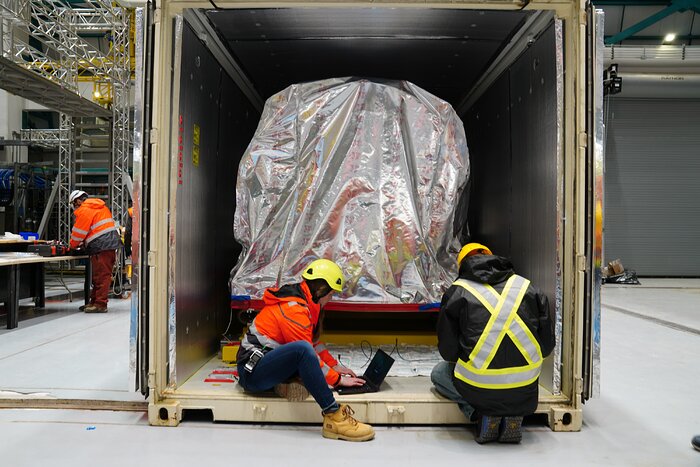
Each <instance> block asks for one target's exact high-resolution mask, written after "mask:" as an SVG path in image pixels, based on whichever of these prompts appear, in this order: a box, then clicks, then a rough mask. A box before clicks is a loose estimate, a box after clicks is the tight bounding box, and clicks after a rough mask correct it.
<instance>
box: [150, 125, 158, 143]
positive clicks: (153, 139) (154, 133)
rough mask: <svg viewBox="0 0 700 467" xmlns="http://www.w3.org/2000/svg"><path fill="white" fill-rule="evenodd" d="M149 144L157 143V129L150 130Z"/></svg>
mask: <svg viewBox="0 0 700 467" xmlns="http://www.w3.org/2000/svg"><path fill="white" fill-rule="evenodd" d="M149 134H150V137H149V139H150V140H149V143H151V144H156V143H157V142H158V128H151V131H150V133H149Z"/></svg>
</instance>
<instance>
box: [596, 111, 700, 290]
mask: <svg viewBox="0 0 700 467" xmlns="http://www.w3.org/2000/svg"><path fill="white" fill-rule="evenodd" d="M607 104H608V105H609V109H608V111H607V113H608V115H607V118H606V120H607V130H608V134H607V137H606V141H605V146H606V156H605V205H604V206H605V211H604V212H605V219H604V222H605V224H604V237H603V238H604V240H603V248H604V256H605V258H604V261H605V262H607V261H610V260H612V259H615V258H620V259H621V260H622V263H623V265H624V266H625V267H626V268H628V269H634V270H636V271H637V274H638V275H640V276H654V277H698V276H700V100H697V99H696V100H693V99H686V100H680V99H622V98H612V99H610V100H609V101H607Z"/></svg>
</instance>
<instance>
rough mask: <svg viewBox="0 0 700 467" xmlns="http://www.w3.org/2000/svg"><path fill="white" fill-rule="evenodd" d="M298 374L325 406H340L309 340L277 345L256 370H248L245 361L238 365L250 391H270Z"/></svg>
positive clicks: (242, 381)
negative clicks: (250, 371) (244, 366)
mask: <svg viewBox="0 0 700 467" xmlns="http://www.w3.org/2000/svg"><path fill="white" fill-rule="evenodd" d="M296 375H299V377H301V380H302V381H303V382H304V386H306V389H307V390H308V391H309V392H310V393H311V395H312V396H313V398H314V399H316V402H317V403H318V405H320V406H321V410H323V411H324V412H335V410H337V409H338V403H337V402H336V401H335V397H333V391H331V390H330V389H329V388H328V383H326V378H325V377H324V376H323V372H322V371H321V367H320V366H319V363H318V356H317V355H316V351H315V350H314V348H313V346H312V345H311V344H310V343H309V342H306V341H295V342H290V343H288V344H284V345H281V346H279V347H277V348H276V349H275V350H272V351H270V352H268V353H266V354H265V356H264V357H263V358H261V359H260V361H259V362H258V364H257V365H255V368H254V369H253V372H252V373H248V372H247V371H246V370H245V368H243V366H242V365H240V366H239V367H238V376H239V381H238V383H239V384H240V385H241V386H243V389H245V390H246V391H250V392H263V391H268V390H270V389H272V388H273V387H275V385H276V384H279V383H282V382H284V381H287V380H288V379H289V378H291V377H292V376H296ZM334 409H335V410H334Z"/></svg>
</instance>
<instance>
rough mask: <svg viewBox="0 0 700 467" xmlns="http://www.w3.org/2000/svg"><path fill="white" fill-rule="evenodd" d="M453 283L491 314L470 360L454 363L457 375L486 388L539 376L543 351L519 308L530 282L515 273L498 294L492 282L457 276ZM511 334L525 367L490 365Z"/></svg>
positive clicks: (521, 383) (524, 383)
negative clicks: (519, 313)
mask: <svg viewBox="0 0 700 467" xmlns="http://www.w3.org/2000/svg"><path fill="white" fill-rule="evenodd" d="M453 285H457V286H460V287H462V288H464V289H466V290H467V291H468V292H469V293H470V294H472V295H473V296H474V297H475V298H476V299H477V300H478V301H479V302H480V303H481V304H482V305H483V306H484V307H485V308H486V309H487V310H488V311H489V313H491V317H490V318H489V321H488V323H487V324H486V327H485V328H484V330H483V332H482V333H481V337H480V338H479V340H478V341H477V343H476V345H475V346H474V349H473V350H472V352H471V353H470V354H469V361H467V362H465V361H464V360H462V359H461V358H460V359H459V360H457V364H456V365H455V372H454V376H455V378H458V379H459V380H461V381H464V382H465V383H467V384H470V385H472V386H476V387H479V388H485V389H512V388H519V387H522V386H527V385H529V384H531V383H533V382H534V381H536V380H537V378H538V377H539V376H540V369H541V367H542V360H543V357H542V350H541V349H540V345H539V343H538V342H537V339H536V338H535V336H534V335H533V334H532V332H531V331H530V329H529V328H528V327H527V325H526V324H525V322H523V320H522V319H521V318H520V316H518V308H520V304H521V302H522V300H523V297H524V296H525V293H526V292H527V289H528V287H529V286H530V281H529V280H527V279H525V278H524V277H521V276H518V275H517V274H514V275H512V276H511V277H510V278H509V279H508V281H507V282H506V284H505V287H504V288H503V291H502V292H501V293H500V294H499V293H498V292H496V290H495V289H494V288H493V287H491V286H490V285H489V284H481V283H479V282H474V281H469V280H466V279H458V280H456V281H455V282H454V283H453ZM506 335H507V336H508V337H509V338H510V339H511V341H512V342H513V343H514V344H515V346H516V347H517V348H518V350H519V351H520V353H522V355H523V357H524V358H525V361H526V362H527V364H526V365H524V366H518V367H511V368H489V365H490V363H491V361H492V360H493V357H494V355H496V352H497V351H498V347H499V346H500V344H501V342H502V341H503V338H504V337H505V336H506Z"/></svg>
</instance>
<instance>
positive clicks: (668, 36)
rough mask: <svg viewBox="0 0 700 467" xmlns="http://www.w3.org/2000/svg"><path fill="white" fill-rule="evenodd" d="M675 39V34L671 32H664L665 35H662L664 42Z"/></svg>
mask: <svg viewBox="0 0 700 467" xmlns="http://www.w3.org/2000/svg"><path fill="white" fill-rule="evenodd" d="M675 40H676V35H675V34H673V33H672V32H670V33H668V34H666V36H665V37H664V42H673V41H675Z"/></svg>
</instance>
